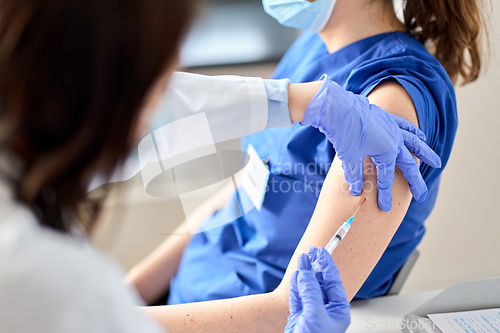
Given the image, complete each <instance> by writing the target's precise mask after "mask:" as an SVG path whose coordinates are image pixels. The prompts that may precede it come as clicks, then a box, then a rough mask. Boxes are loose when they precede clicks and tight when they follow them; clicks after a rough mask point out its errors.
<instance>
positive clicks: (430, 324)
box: [418, 318, 443, 333]
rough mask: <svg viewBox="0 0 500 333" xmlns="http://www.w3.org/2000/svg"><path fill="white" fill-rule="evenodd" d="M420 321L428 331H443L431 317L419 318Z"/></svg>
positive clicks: (432, 332)
mask: <svg viewBox="0 0 500 333" xmlns="http://www.w3.org/2000/svg"><path fill="white" fill-rule="evenodd" d="M418 323H419V324H420V326H422V328H423V329H424V330H425V331H426V332H427V333H443V332H442V331H441V330H440V329H439V328H438V327H437V326H436V324H434V323H433V322H432V320H430V319H429V318H418Z"/></svg>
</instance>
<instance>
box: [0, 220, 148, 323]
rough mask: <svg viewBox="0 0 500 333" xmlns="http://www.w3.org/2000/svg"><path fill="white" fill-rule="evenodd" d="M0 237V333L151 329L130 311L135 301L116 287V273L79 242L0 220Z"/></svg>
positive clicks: (130, 293) (119, 282)
mask: <svg viewBox="0 0 500 333" xmlns="http://www.w3.org/2000/svg"><path fill="white" fill-rule="evenodd" d="M0 232H1V233H2V234H3V237H1V239H0V271H1V274H0V295H2V296H1V297H0V308H2V309H3V310H2V312H1V313H0V323H1V324H0V327H2V329H0V331H4V329H3V328H5V329H7V328H9V329H10V330H9V331H13V332H15V331H26V332H28V331H33V329H34V328H36V330H37V331H38V332H54V333H58V332H68V333H73V332H75V333H77V332H78V333H79V332H90V331H94V332H98V331H104V329H108V330H113V329H114V331H116V332H129V331H130V332H132V331H131V330H130V329H128V328H127V329H124V328H125V325H129V324H130V325H131V327H134V325H138V324H144V325H146V326H141V327H143V328H146V327H147V325H150V328H151V327H154V326H153V324H148V323H149V322H148V321H147V320H146V319H145V318H141V314H140V312H139V311H137V310H136V308H135V307H134V305H140V301H139V298H138V297H137V296H136V294H135V293H134V292H133V291H132V290H128V289H126V288H125V287H124V286H123V285H122V280H121V277H122V274H121V272H120V270H119V269H118V268H117V267H116V266H114V265H113V264H112V263H111V262H109V261H108V260H107V259H106V258H104V257H103V256H101V255H100V254H99V253H97V252H95V251H94V250H92V249H91V248H89V247H88V246H87V245H85V243H82V241H77V240H74V239H71V238H68V237H67V236H65V235H62V234H59V233H57V232H54V231H50V230H45V229H44V228H41V227H40V226H38V225H37V224H36V222H34V221H27V220H18V221H7V222H6V223H4V221H0ZM19 318H30V320H27V321H25V320H20V319H19ZM89 318H92V320H89ZM132 318H135V319H137V321H136V322H137V323H136V324H134V323H133V321H132ZM136 328H138V327H136ZM143 332H157V331H156V330H149V329H146V330H143Z"/></svg>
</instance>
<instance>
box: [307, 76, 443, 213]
mask: <svg viewBox="0 0 500 333" xmlns="http://www.w3.org/2000/svg"><path fill="white" fill-rule="evenodd" d="M322 80H324V84H323V86H322V87H321V89H320V90H319V92H318V93H317V95H316V97H314V99H313V100H312V101H311V103H310V104H309V107H308V108H307V110H306V113H305V115H304V121H303V122H302V125H304V126H312V127H315V128H317V129H318V130H319V131H320V132H322V133H324V134H325V135H326V136H327V137H328V139H329V140H330V142H331V143H332V144H333V148H334V149H335V151H336V154H337V156H338V157H339V158H340V160H341V161H342V168H343V169H344V175H345V178H346V181H347V184H348V185H349V191H350V192H351V194H352V195H359V194H361V191H362V189H363V165H364V159H365V158H366V157H367V156H369V157H371V158H372V161H373V163H374V164H375V165H376V166H377V188H378V206H379V207H380V209H382V210H383V211H386V212H387V211H389V210H391V208H392V183H393V182H394V172H395V166H396V165H397V166H398V167H399V168H400V169H401V171H402V172H403V176H404V177H405V178H406V180H407V181H408V184H409V186H410V190H411V193H412V194H413V197H414V198H415V200H417V201H423V200H425V197H426V196H427V185H426V184H425V182H424V179H423V178H422V175H421V174H420V170H419V165H418V163H417V162H416V161H415V159H414V158H413V156H412V155H411V153H410V152H412V153H413V154H415V156H416V157H417V158H419V159H420V160H421V161H422V162H424V163H426V164H428V165H430V166H431V167H434V168H440V167H441V159H440V158H439V156H438V155H437V154H436V153H435V152H434V151H433V150H432V149H431V148H429V146H427V144H426V143H425V140H426V138H425V135H424V133H423V132H422V131H420V129H419V128H418V127H417V126H415V125H414V124H413V123H411V122H410V121H408V120H406V119H404V118H401V117H398V116H395V115H391V114H389V113H387V112H386V111H385V110H383V109H381V108H379V107H378V106H376V105H373V104H370V102H369V101H368V98H366V97H363V96H359V95H355V94H353V93H351V92H348V91H346V90H345V89H343V88H342V87H340V86H339V85H338V84H337V83H335V82H333V81H331V80H330V79H329V78H328V77H327V76H323V78H322Z"/></svg>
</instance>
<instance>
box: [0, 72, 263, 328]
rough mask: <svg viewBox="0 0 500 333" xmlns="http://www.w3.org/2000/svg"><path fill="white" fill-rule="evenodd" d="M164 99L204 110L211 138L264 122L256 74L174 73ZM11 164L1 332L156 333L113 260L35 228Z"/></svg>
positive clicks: (180, 108)
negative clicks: (15, 188)
mask: <svg viewBox="0 0 500 333" xmlns="http://www.w3.org/2000/svg"><path fill="white" fill-rule="evenodd" d="M221 96H223V97H222V98H221ZM168 98H170V99H171V100H170V101H169V103H171V106H170V108H173V109H172V110H174V116H175V117H183V116H186V115H189V114H192V113H197V112H206V113H207V118H208V119H209V121H210V123H211V124H210V125H211V127H212V132H213V135H214V139H215V141H217V142H219V141H224V140H229V139H233V138H237V137H241V136H244V135H247V134H250V133H254V132H257V131H260V130H262V129H264V128H265V126H266V121H267V96H266V91H265V87H264V84H263V82H262V80H261V79H249V78H237V77H214V78H210V77H200V76H194V75H191V74H185V73H182V74H181V73H178V74H176V75H175V77H174V79H173V82H172V88H171V89H170V91H169V97H168ZM172 105H173V106H172ZM13 163H14V159H13V157H12V156H10V157H8V156H7V154H6V153H5V152H3V153H0V332H2V333H3V332H5V333H32V332H37V333H80V332H81V333H123V332H131V333H132V332H134V333H137V332H141V333H157V332H162V329H161V328H160V327H158V326H157V325H156V323H154V322H153V321H152V320H150V319H149V318H147V317H146V316H145V315H143V314H142V313H141V312H140V311H139V310H137V309H136V308H135V306H136V305H141V304H142V303H141V300H140V299H139V296H138V295H137V293H136V291H134V290H132V289H131V288H128V287H125V286H124V285H123V284H122V278H123V273H122V272H121V270H120V269H119V268H118V267H117V266H116V265H115V264H113V263H112V262H111V261H110V260H108V259H107V258H105V257H104V256H103V255H102V254H100V253H99V252H97V251H95V250H93V249H92V247H91V246H89V245H88V244H87V242H86V241H85V240H84V239H82V238H81V237H80V238H79V237H75V236H68V235H63V234H61V233H58V232H55V231H52V230H49V229H47V228H42V227H41V226H40V225H39V224H38V223H37V220H36V218H35V216H34V215H33V213H32V212H31V211H30V210H29V209H28V208H26V207H24V206H23V205H21V204H19V203H18V202H16V201H15V200H14V197H13V193H12V189H11V188H10V185H9V183H8V182H7V181H6V180H5V178H2V175H5V174H9V173H11V174H12V173H15V171H16V170H19V169H20V168H19V166H15V165H13Z"/></svg>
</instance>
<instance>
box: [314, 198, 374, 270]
mask: <svg viewBox="0 0 500 333" xmlns="http://www.w3.org/2000/svg"><path fill="white" fill-rule="evenodd" d="M365 201H366V198H365V200H363V202H362V203H361V205H360V206H359V207H358V209H357V210H356V212H354V214H353V215H352V216H351V218H349V220H347V222H344V223H343V224H342V225H341V226H340V228H339V230H337V232H336V233H335V235H334V236H333V237H332V239H330V241H329V242H328V244H326V246H325V250H327V251H328V253H330V255H331V254H332V253H333V251H334V250H335V249H336V248H337V246H338V245H339V244H340V241H341V240H342V239H344V237H345V236H346V235H347V232H348V231H349V229H350V228H351V223H352V221H353V220H354V216H356V214H357V213H358V211H359V210H360V209H361V206H363V204H364V203H365ZM311 266H312V267H311V272H312V273H313V274H315V275H316V273H318V272H321V270H322V269H323V267H321V264H320V263H319V260H318V259H316V260H314V261H313V262H312V263H311Z"/></svg>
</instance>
